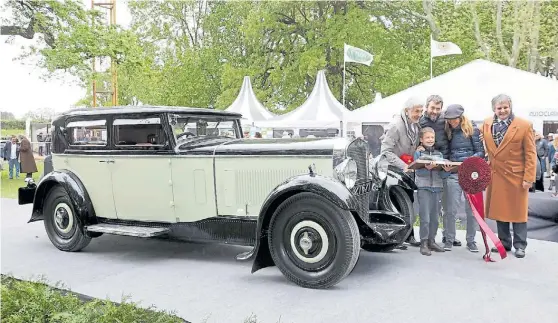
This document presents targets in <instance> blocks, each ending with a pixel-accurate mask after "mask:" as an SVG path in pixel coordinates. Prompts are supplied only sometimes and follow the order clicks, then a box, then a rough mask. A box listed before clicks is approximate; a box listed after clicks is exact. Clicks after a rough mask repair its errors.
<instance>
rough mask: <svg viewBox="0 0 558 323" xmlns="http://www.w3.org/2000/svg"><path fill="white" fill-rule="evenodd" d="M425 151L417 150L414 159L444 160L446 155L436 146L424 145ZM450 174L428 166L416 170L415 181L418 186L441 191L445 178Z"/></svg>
mask: <svg viewBox="0 0 558 323" xmlns="http://www.w3.org/2000/svg"><path fill="white" fill-rule="evenodd" d="M424 149H425V150H424V151H417V152H415V155H414V160H417V159H422V160H432V161H435V160H444V156H443V155H442V153H441V152H439V151H438V150H435V149H434V147H424ZM447 176H448V172H446V171H443V170H436V169H432V170H428V169H426V168H421V169H417V170H416V171H415V183H416V184H417V187H418V188H432V189H434V191H441V190H442V189H443V187H444V181H443V178H445V177H447Z"/></svg>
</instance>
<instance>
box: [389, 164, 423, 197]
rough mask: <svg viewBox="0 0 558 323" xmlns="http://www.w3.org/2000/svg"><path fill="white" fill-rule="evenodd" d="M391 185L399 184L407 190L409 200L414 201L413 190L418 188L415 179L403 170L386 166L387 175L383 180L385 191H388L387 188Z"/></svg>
mask: <svg viewBox="0 0 558 323" xmlns="http://www.w3.org/2000/svg"><path fill="white" fill-rule="evenodd" d="M393 186H401V187H402V188H403V189H405V191H407V193H408V194H409V197H410V198H411V201H412V202H414V201H415V195H414V191H416V190H417V189H418V187H417V184H416V183H415V181H414V180H413V179H412V178H411V176H409V174H407V173H405V172H403V170H401V169H399V168H397V167H392V166H390V167H388V172H387V177H386V178H385V182H384V187H385V192H386V193H388V192H389V189H390V188H391V187H393Z"/></svg>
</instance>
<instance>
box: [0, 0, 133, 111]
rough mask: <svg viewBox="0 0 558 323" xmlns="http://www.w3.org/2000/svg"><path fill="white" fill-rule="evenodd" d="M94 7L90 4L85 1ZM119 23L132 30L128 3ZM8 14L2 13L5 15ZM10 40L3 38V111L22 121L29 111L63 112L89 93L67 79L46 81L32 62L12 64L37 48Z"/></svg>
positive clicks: (121, 4) (121, 1) (120, 0)
mask: <svg viewBox="0 0 558 323" xmlns="http://www.w3.org/2000/svg"><path fill="white" fill-rule="evenodd" d="M96 1H97V2H100V0H96ZM83 2H84V5H86V6H88V7H89V6H90V5H91V1H90V0H83ZM116 8H117V9H116V22H117V23H118V24H120V25H123V26H128V25H129V23H130V20H131V17H130V13H129V11H128V7H127V5H126V1H125V0H117V6H116ZM4 14H6V13H2V15H4ZM7 39H8V37H6V36H0V111H8V112H12V113H14V114H15V115H16V117H20V116H22V115H23V114H25V113H26V112H27V111H29V110H36V109H40V108H52V109H54V110H55V111H56V112H62V111H64V110H67V109H69V108H71V106H72V105H73V104H74V103H75V102H77V101H78V100H80V99H81V98H82V97H83V96H84V95H85V90H84V89H81V88H80V87H78V86H77V85H73V84H72V83H75V79H73V78H71V77H70V76H69V75H66V76H65V77H64V78H63V79H62V80H50V81H47V82H45V81H43V80H42V79H41V78H40V76H41V75H42V72H41V70H40V69H39V68H37V67H36V66H35V65H34V64H33V63H32V61H12V59H13V58H15V57H17V56H18V55H19V54H20V53H21V49H20V48H21V46H26V45H30V44H34V41H33V40H27V39H24V38H22V37H15V38H14V41H13V43H11V44H7V43H6V40H7Z"/></svg>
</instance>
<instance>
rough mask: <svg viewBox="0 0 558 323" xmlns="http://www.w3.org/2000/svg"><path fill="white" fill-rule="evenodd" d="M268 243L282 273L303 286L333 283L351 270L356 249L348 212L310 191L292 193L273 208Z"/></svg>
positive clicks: (353, 225)
mask: <svg viewBox="0 0 558 323" xmlns="http://www.w3.org/2000/svg"><path fill="white" fill-rule="evenodd" d="M268 243H269V249H270V252H271V257H272V258H273V261H274V262H275V265H276V266H277V267H278V268H279V270H280V271H281V272H282V273H283V275H285V277H287V279H289V280H290V281H292V282H294V283H295V284H297V285H300V286H302V287H306V288H328V287H331V286H333V285H335V284H337V283H338V282H339V281H341V280H342V279H343V278H345V277H346V276H347V275H348V274H349V273H350V272H351V271H352V269H353V268H354V266H355V264H356V262H357V260H358V257H359V252H360V234H359V231H358V226H357V223H356V221H355V219H354V218H353V216H352V214H351V212H349V211H347V210H343V209H340V208H339V207H337V206H336V205H335V204H333V203H331V202H330V201H329V200H327V199H325V198H323V197H321V196H319V195H316V194H313V193H299V194H296V195H294V196H292V197H290V198H288V199H287V200H285V201H284V202H283V203H282V204H281V205H280V206H279V207H278V208H277V210H276V211H275V213H274V214H273V216H272V218H271V222H270V225H269V235H268Z"/></svg>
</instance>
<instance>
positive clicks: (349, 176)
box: [335, 158, 357, 189]
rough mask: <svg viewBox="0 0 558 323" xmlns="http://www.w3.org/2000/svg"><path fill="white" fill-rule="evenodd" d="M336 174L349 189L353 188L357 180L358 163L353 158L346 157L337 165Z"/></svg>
mask: <svg viewBox="0 0 558 323" xmlns="http://www.w3.org/2000/svg"><path fill="white" fill-rule="evenodd" d="M335 176H336V177H337V179H338V180H339V181H341V182H342V183H343V184H345V186H346V187H347V188H348V189H351V188H353V186H355V184H356V180H357V164H356V162H355V161H354V160H352V159H351V158H347V159H345V160H344V161H343V162H341V163H340V164H339V165H337V166H336V167H335Z"/></svg>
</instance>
